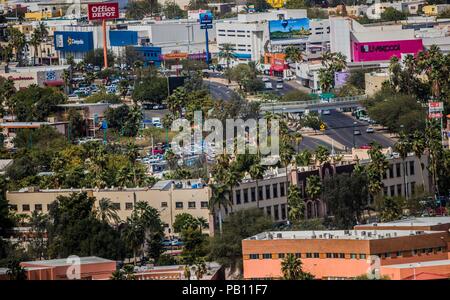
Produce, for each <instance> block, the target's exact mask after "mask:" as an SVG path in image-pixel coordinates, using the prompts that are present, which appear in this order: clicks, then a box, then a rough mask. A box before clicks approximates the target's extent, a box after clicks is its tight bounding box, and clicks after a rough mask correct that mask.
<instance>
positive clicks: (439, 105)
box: [428, 102, 444, 112]
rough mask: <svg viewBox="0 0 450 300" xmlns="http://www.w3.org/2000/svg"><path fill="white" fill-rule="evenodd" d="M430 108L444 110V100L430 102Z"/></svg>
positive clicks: (436, 110) (431, 110)
mask: <svg viewBox="0 0 450 300" xmlns="http://www.w3.org/2000/svg"><path fill="white" fill-rule="evenodd" d="M428 110H429V111H430V112H442V111H444V102H428Z"/></svg>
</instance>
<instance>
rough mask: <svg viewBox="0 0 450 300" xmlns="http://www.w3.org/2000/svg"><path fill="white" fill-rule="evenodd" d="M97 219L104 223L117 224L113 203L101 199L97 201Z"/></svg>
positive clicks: (117, 219) (115, 209) (106, 199)
mask: <svg viewBox="0 0 450 300" xmlns="http://www.w3.org/2000/svg"><path fill="white" fill-rule="evenodd" d="M96 215H97V218H98V219H99V220H101V221H102V222H105V223H110V222H112V223H113V224H118V223H119V222H120V217H119V214H118V213H117V208H116V207H115V206H114V203H113V202H112V201H111V200H110V199H108V198H101V199H100V200H99V201H98V208H97V211H96Z"/></svg>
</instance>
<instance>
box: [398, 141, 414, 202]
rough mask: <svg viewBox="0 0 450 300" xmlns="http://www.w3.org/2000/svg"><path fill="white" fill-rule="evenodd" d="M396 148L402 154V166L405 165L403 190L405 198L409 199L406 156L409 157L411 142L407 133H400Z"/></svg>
mask: <svg viewBox="0 0 450 300" xmlns="http://www.w3.org/2000/svg"><path fill="white" fill-rule="evenodd" d="M394 149H395V151H396V152H398V154H399V155H400V158H401V159H402V166H403V185H404V188H403V191H404V192H405V198H406V199H408V183H407V181H406V162H405V160H406V158H407V157H408V153H409V152H410V151H411V142H410V141H409V139H408V136H407V135H405V134H403V133H402V134H400V138H399V140H398V141H397V143H395V145H394Z"/></svg>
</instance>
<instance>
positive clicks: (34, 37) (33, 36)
mask: <svg viewBox="0 0 450 300" xmlns="http://www.w3.org/2000/svg"><path fill="white" fill-rule="evenodd" d="M29 44H30V46H32V47H33V49H34V53H33V65H36V56H37V53H38V46H40V45H41V40H40V38H39V35H38V33H37V32H36V29H35V30H34V32H33V33H32V34H31V39H30V41H29Z"/></svg>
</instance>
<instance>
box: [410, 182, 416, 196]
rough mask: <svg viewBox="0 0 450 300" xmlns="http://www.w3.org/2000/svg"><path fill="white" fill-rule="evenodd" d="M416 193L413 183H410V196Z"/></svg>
mask: <svg viewBox="0 0 450 300" xmlns="http://www.w3.org/2000/svg"><path fill="white" fill-rule="evenodd" d="M415 193H416V183H415V182H414V181H412V182H411V195H414V194H415Z"/></svg>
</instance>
